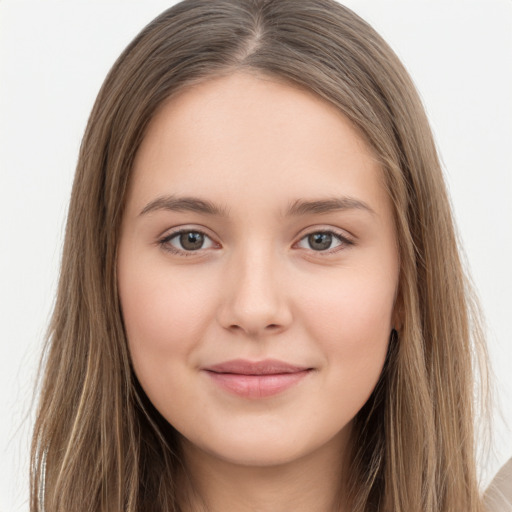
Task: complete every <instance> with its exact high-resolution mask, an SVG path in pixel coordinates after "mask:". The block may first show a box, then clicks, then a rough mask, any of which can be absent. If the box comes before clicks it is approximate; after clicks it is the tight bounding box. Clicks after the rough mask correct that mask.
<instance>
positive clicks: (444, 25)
mask: <svg viewBox="0 0 512 512" xmlns="http://www.w3.org/2000/svg"><path fill="white" fill-rule="evenodd" d="M298 1H300V0H298ZM172 3H173V2H170V1H157V0H150V1H148V0H144V1H142V0H139V1H127V0H124V1H117V2H114V1H101V2H100V1H91V0H90V1H83V0H75V1H73V2H64V1H54V0H52V1H50V0H48V1H45V2H36V1H23V0H11V1H9V0H3V1H2V2H0V234H1V246H0V247H1V250H0V316H1V323H0V336H1V337H0V410H1V413H0V511H1V512H8V511H9V512H11V511H12V512H14V511H18V510H28V504H27V497H28V492H27V482H28V480H27V476H26V475H27V473H28V452H29V438H30V429H31V424H32V421H33V413H32V412H31V400H32V388H33V383H34V380H35V374H36V370H37V362H38V357H39V352H40V348H41V343H42V339H43V336H44V332H45V328H46V324H47V321H48V318H49V314H50V311H51V307H52V303H53V295H54V291H55V286H56V282H57V277H58V266H59V259H60V251H61V246H62V235H63V230H64V222H65V215H66V208H67V204H68V197H69V193H70V188H71V183H72V179H73V173H74V167H75V164H76V159H77V153H78V147H79V143H80V139H81V136H82V133H83V130H84V127H85V123H86V120H87V117H88V114H89V111H90V109H91V107H92V104H93V101H94V98H95V96H96V93H97V91H98V89H99V87H100V85H101V83H102V81H103V78H104V77H105V75H106V73H107V71H108V70H109V68H110V66H111V65H112V63H113V62H114V60H115V58H116V57H117V56H118V54H119V53H120V52H121V50H122V49H123V48H124V47H125V46H126V45H127V44H128V42H129V41H130V40H131V39H132V38H133V37H134V36H135V34H136V33H137V32H138V31H139V30H140V29H141V28H142V27H143V26H144V25H145V24H146V23H148V22H149V21H150V20H151V19H152V18H153V17H155V16H156V15H157V14H159V13H160V12H161V11H163V10H164V9H166V8H167V7H169V6H170V5H172ZM346 4H347V5H348V6H349V7H351V8H352V9H354V10H355V11H356V12H357V13H358V14H360V15H361V16H362V17H363V18H365V19H366V20H367V21H369V22H370V23H371V24H372V25H373V26H374V27H375V28H376V29H377V30H378V31H379V32H380V33H381V34H382V35H383V36H384V38H385V39H386V40H387V41H388V42H389V43H390V44H391V46H392V47H393V48H394V49H395V51H396V52H397V53H398V55H399V56H400V57H401V59H402V60H403V62H404V63H405V65H406V66H407V68H408V69H409V71H410V73H411V75H412V77H413V79H414V81H415V83H416V84H417V86H418V88H419V90H420V93H421V95H422V98H423V100H424V103H425V105H426V108H427V112H428V114H429V117H430V119H431V123H432V127H433V130H434V134H435V137H436V141H437V143H438V146H439V150H440V153H441V156H442V159H443V162H444V167H445V171H446V178H447V182H448V185H449V188H450V192H451V196H452V201H453V206H454V210H455V214H456V218H457V221H458V224H459V230H460V234H461V238H462V240H463V242H464V246H465V249H466V255H467V260H468V265H469V267H470V269H471V271H472V275H473V278H474V282H475V285H476V287H477V289H478V292H479V295H480V298H481V301H482V305H483V309H484V313H485V315H486V318H487V324H488V338H489V350H490V356H491V363H492V365H493V368H494V373H495V375H496V389H497V395H498V398H499V401H500V411H501V413H500V412H499V411H498V410H496V411H495V427H494V433H495V440H494V445H493V447H494V456H493V457H491V459H490V460H489V461H486V462H482V463H481V466H482V472H483V477H482V479H483V483H486V482H488V480H489V478H490V477H491V476H492V475H493V474H494V473H495V471H496V470H497V468H498V467H499V466H500V465H501V464H502V463H503V462H504V461H505V460H507V459H508V458H509V457H511V456H512V430H511V425H512V372H511V371H510V368H511V366H512V337H511V335H510V332H509V324H508V321H509V320H510V318H511V316H512V271H511V268H512V265H511V263H510V262H512V199H511V198H512V153H511V145H512V1H511V0H464V1H462V0H451V1H448V0H429V1H423V0H415V1H414V2H413V1H411V0H394V1H391V0H351V1H348V2H346ZM432 236H436V234H435V233H432Z"/></svg>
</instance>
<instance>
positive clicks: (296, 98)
mask: <svg viewBox="0 0 512 512" xmlns="http://www.w3.org/2000/svg"><path fill="white" fill-rule="evenodd" d="M132 179H133V187H132V189H133V191H134V192H137V194H138V195H141V194H142V195H145V196H146V199H148V200H149V199H150V198H149V197H148V196H149V195H151V194H153V195H154V194H155V193H157V189H159V188H160V189H162V190H161V192H162V193H164V192H165V193H176V194H185V193H186V194H190V193H191V191H192V189H193V191H194V193H195V194H194V195H198V194H199V195H200V194H204V195H211V194H212V193H214V194H216V195H217V196H219V195H221V196H223V197H222V198H223V199H227V198H229V200H230V201H231V202H232V203H233V202H236V201H234V198H237V197H238V198H240V206H243V205H244V196H247V198H248V197H249V196H254V195H255V194H256V193H260V196H261V197H262V198H264V199H265V201H267V202H269V201H270V200H271V199H272V198H276V200H277V199H278V198H279V197H281V198H284V197H285V196H287V198H288V199H289V200H293V199H294V198H297V197H296V196H298V197H304V195H305V194H306V195H307V194H309V195H311V196H315V197H316V196H321V195H324V196H325V195H326V194H331V195H332V194H334V193H336V192H339V193H343V194H344V195H354V194H356V193H357V194H359V195H360V194H361V193H364V194H367V195H369V196H374V199H375V197H377V196H379V200H382V195H383V187H382V184H381V180H382V171H381V169H380V167H379V165H378V164H377V162H376V159H375V158H374V155H373V152H372V150H371V149H370V147H369V145H368V144H367V143H366V142H365V140H364V138H363V137H362V135H361V134H360V133H359V131H358V130H357V129H356V128H355V127H354V126H353V125H352V123H350V122H349V120H348V119H347V118H346V117H345V116H343V114H342V113H341V112H340V111H339V110H338V109H337V108H336V107H334V106H333V105H331V104H330V103H328V102H327V101H325V100H323V99H321V98H320V97H318V96H317V95H315V94H313V93H312V92H310V91H307V90H304V89H303V88H299V87H295V86H292V85H290V84H286V83H282V82H279V81H276V80H275V79H273V78H270V77H267V76H255V75H254V74H247V73H235V74H232V75H229V76H224V77H218V78H214V79H210V80H207V81H205V82H202V83H199V84H195V85H193V86H191V87H187V88H185V89H183V90H181V91H180V92H179V93H178V94H176V95H175V96H173V97H172V98H170V99H169V100H168V101H167V102H165V103H164V104H163V105H162V106H161V107H160V109H159V110H158V111H157V113H156V115H155V116H154V118H153V119H152V121H151V123H150V125H149V127H148V130H147V132H146V135H145V137H144V140H143V142H142V144H141V146H140V148H139V151H138V153H137V156H136V159H135V164H134V175H133V177H132ZM171 189H172V190H171ZM245 204H246V203H245Z"/></svg>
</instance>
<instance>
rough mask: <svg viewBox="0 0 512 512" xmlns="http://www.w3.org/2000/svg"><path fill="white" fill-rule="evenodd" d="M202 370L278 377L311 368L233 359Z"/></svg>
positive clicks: (280, 362)
mask: <svg viewBox="0 0 512 512" xmlns="http://www.w3.org/2000/svg"><path fill="white" fill-rule="evenodd" d="M203 369H204V370H206V371H210V372H214V373H234V374H238V375H279V374H283V373H298V372H303V371H305V370H310V369H311V368H309V367H307V366H297V365H294V364H290V363H286V362H284V361H279V360H277V359H264V360H262V361H247V360H245V359H233V360H232V361H225V362H223V363H218V364H214V365H211V366H207V367H205V368H203Z"/></svg>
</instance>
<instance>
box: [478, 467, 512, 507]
mask: <svg viewBox="0 0 512 512" xmlns="http://www.w3.org/2000/svg"><path fill="white" fill-rule="evenodd" d="M484 500H485V504H486V505H487V507H488V509H489V512H512V459H510V460H509V461H508V462H507V463H506V464H505V465H504V466H503V467H502V468H501V469H500V470H499V471H498V473H497V474H496V476H495V477H494V479H493V481H492V482H491V485H489V487H488V488H487V490H486V491H485V496H484Z"/></svg>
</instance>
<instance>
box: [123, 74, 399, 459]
mask: <svg viewBox="0 0 512 512" xmlns="http://www.w3.org/2000/svg"><path fill="white" fill-rule="evenodd" d="M397 280H398V258H397V249H396V237H395V228H394V222H393V215H392V210H391V205H390V202H389V198H388V196H387V194H386V192H385V189H384V186H383V184H382V170H381V169H380V168H379V166H378V164H377V163H376V161H375V160H374V158H373V157H372V153H371V151H370V149H369V148H368V146H367V144H366V143H365V142H364V140H363V138H362V137H361V136H360V134H358V132H357V131H356V130H355V128H354V127H353V126H351V124H350V123H349V122H348V121H347V119H346V118H344V117H343V115H341V114H340V113H339V111H338V110H336V109H335V108H334V107H333V106H331V105H330V104H328V103H326V102H324V100H322V99H320V98H318V97H316V96H315V95H313V94H312V93H310V92H305V91H303V90H300V89H298V88H295V87H291V86H289V85H284V84H282V83H277V82H276V81H274V80H272V79H269V78H265V77H262V76H255V75H249V74H241V73H237V74H232V75H230V76H228V77H222V78H215V79H211V80H209V81H206V82H204V83H201V84H199V85H196V86H194V87H191V88H188V89H186V90H184V91H182V92H180V93H179V95H177V96H175V97H173V98H172V99H171V100H169V101H168V102H167V103H166V104H164V105H163V106H162V107H161V108H160V110H159V111H158V113H157V115H156V116H155V117H154V119H153V120H152V122H151V124H150V126H149V129H148V131H147V134H146V136H145V138H144V140H143V142H142V145H141V147H140V149H139V151H138V153H137V156H136V160H135V164H134V169H133V176H132V181H131V187H130V191H129V194H128V198H127V206H126V210H125V214H124V219H123V225H122V233H121V239H120V246H119V255H118V286H119V294H120V299H121V305H122V312H123V317H124V322H125V327H126V333H127V337H128V344H129V350H130V353H131V357H132V360H133V366H134V369H135V373H136V375H137V377H138V379H139V381H140V383H141V385H142V387H143V389H144V390H145V392H146V394H147V395H148V397H149V399H150V400H151V401H152V403H153V404H154V405H155V407H156V408H157V409H158V410H159V411H160V413H161V414H162V415H163V416H164V417H165V418H166V419H167V420H168V421H169V422H170V423H171V424H172V425H173V426H174V427H175V428H176V429H177V430H178V431H179V432H180V433H181V434H182V435H183V436H184V438H185V439H186V440H188V442H187V444H190V446H192V447H193V449H195V450H197V451H198V452H200V453H204V454H208V456H209V457H216V458H218V459H222V460H223V461H224V462H226V461H229V462H236V463H240V464H253V465H266V464H278V463H285V462H290V461H293V460H298V459H299V458H301V457H304V456H306V455H308V454H313V453H315V452H317V451H319V450H321V449H322V447H325V446H327V445H332V443H338V444H339V447H340V448H342V447H343V443H344V442H346V439H347V438H348V433H349V431H350V427H351V422H352V420H353V418H354V416H355V415H356V413H357V412H358V411H359V410H360V409H361V407H362V406H363V405H364V403H365V402H366V400H367V399H368V397H369V396H370V394H371V392H372V390H373V389H374V387H375V384H376V383H377V380H378V378H379V375H380V373H381V370H382V367H383V363H384V359H385V355H386V350H387V346H388V340H389V336H390V332H391V329H392V327H393V322H394V318H393V309H394V299H395V292H396V288H397Z"/></svg>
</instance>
